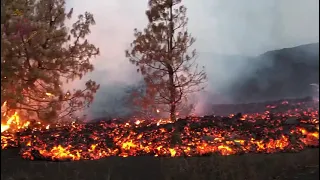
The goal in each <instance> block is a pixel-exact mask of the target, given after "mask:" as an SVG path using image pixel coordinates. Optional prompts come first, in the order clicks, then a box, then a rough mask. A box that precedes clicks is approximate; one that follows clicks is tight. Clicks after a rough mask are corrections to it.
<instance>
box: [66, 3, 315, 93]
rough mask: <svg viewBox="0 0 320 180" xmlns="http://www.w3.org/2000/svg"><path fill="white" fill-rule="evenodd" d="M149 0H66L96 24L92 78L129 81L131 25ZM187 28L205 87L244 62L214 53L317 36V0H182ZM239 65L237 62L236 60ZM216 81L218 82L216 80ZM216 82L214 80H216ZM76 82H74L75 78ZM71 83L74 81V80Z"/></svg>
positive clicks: (141, 22)
mask: <svg viewBox="0 0 320 180" xmlns="http://www.w3.org/2000/svg"><path fill="white" fill-rule="evenodd" d="M147 2H148V0H90V1H89V0H67V6H68V7H73V8H74V15H78V14H79V13H83V12H85V11H89V12H91V13H93V14H94V16H95V20H96V23H97V24H96V25H95V26H94V27H93V29H92V34H91V35H90V37H89V40H90V41H91V42H93V43H94V44H96V45H97V46H98V47H100V49H101V56H100V57H99V58H97V59H96V60H94V64H95V65H96V66H95V68H96V70H95V72H94V73H92V75H91V78H93V79H94V80H96V81H97V82H98V83H100V84H102V85H105V86H110V85H111V84H113V83H134V82H136V81H135V80H136V79H137V78H135V77H136V76H137V73H136V72H135V67H134V66H133V65H131V64H130V63H129V62H128V60H127V59H126V58H125V57H124V50H125V49H126V48H127V47H128V46H129V43H130V42H131V41H132V40H133V29H134V28H138V29H143V28H144V27H145V25H146V23H147V18H146V16H145V11H146V9H147ZM183 3H184V4H185V5H186V7H187V8H188V11H187V15H188V17H189V30H190V32H191V33H192V34H193V36H194V37H195V38H196V39H197V41H196V44H195V46H194V47H195V48H197V50H198V52H199V59H198V60H199V63H200V64H201V65H205V66H206V69H207V74H208V79H209V82H211V84H213V85H210V86H215V87H216V86H220V85H221V84H224V82H225V81H231V79H232V78H234V77H237V73H239V72H241V71H242V70H243V69H242V68H243V67H244V66H246V65H242V66H239V67H234V69H235V70H234V71H232V72H230V71H229V74H226V71H228V70H226V69H225V68H228V66H230V65H229V64H224V63H223V61H219V63H217V61H215V59H214V58H212V55H213V54H227V55H234V54H238V55H250V56H252V55H253V56H255V55H258V54H261V53H264V52H265V51H268V50H273V49H278V48H284V47H292V46H297V45H302V44H307V43H313V42H318V41H319V0H183ZM239 64H241V62H239ZM219 82H220V85H219ZM215 83H216V84H215ZM77 84H78V83H77ZM73 86H74V85H73Z"/></svg>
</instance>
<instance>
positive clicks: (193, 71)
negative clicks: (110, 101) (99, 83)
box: [126, 0, 206, 120]
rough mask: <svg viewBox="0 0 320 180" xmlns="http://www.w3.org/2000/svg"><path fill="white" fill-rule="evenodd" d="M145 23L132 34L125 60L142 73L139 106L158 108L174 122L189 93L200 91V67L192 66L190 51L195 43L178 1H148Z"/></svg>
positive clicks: (192, 52) (193, 58)
mask: <svg viewBox="0 0 320 180" xmlns="http://www.w3.org/2000/svg"><path fill="white" fill-rule="evenodd" d="M148 5H149V9H148V10H147V11H146V15H147V17H148V20H149V23H148V25H147V27H146V28H145V29H144V30H143V31H139V30H137V29H135V30H134V37H135V40H134V41H133V42H132V43H131V48H130V49H129V50H127V51H126V56H127V57H128V59H129V60H130V62H131V63H133V64H134V65H136V66H137V67H138V69H137V71H138V72H140V73H142V75H143V77H144V80H145V83H146V90H145V95H144V97H143V98H140V97H139V99H138V100H139V103H140V104H143V105H144V106H145V107H148V108H150V106H148V105H150V104H153V105H155V104H156V105H158V106H159V107H161V109H162V110H164V111H167V112H169V113H170V118H171V120H176V115H177V112H178V111H179V110H180V109H181V107H183V105H184V103H185V102H186V100H187V98H188V95H189V94H190V93H193V92H196V91H200V90H202V89H203V88H204V86H203V83H204V82H205V81H206V73H205V71H204V67H202V68H199V67H198V64H197V63H196V59H197V53H196V50H195V49H193V50H192V49H190V48H191V46H192V45H193V43H194V42H195V39H194V38H193V37H192V36H191V34H190V33H189V32H188V29H187V23H188V18H187V17H186V12H187V9H186V7H185V6H184V5H182V4H181V0H149V4H148Z"/></svg>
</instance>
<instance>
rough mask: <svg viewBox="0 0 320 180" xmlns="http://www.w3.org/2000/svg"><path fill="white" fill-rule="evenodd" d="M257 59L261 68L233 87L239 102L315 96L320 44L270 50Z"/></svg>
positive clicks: (235, 98)
mask: <svg viewBox="0 0 320 180" xmlns="http://www.w3.org/2000/svg"><path fill="white" fill-rule="evenodd" d="M254 62H256V63H260V65H259V68H257V69H256V70H255V71H254V72H253V74H252V75H251V76H248V77H244V78H242V79H241V81H237V82H236V83H234V84H233V85H232V88H230V89H232V93H231V92H229V93H230V95H231V96H232V99H234V101H235V102H254V101H264V100H275V99H282V98H298V97H305V96H311V95H312V93H313V89H312V87H311V86H310V84H312V83H319V43H314V44H307V45H302V46H297V47H293V48H285V49H280V50H275V51H269V52H266V53H264V54H262V55H260V56H258V57H256V58H254ZM261 64H262V65H261ZM248 66H249V64H248Z"/></svg>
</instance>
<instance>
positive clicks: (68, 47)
mask: <svg viewBox="0 0 320 180" xmlns="http://www.w3.org/2000/svg"><path fill="white" fill-rule="evenodd" d="M2 3H3V4H2V5H3V6H2V14H1V32H2V33H1V103H2V104H3V103H4V102H6V105H7V108H8V109H9V110H10V109H14V110H16V109H18V110H23V112H26V114H28V115H35V116H37V117H38V118H39V119H40V120H47V121H53V120H57V119H63V118H65V117H68V116H70V115H72V114H73V113H74V112H75V111H77V110H81V109H82V108H84V107H85V106H87V105H89V104H90V103H91V102H92V100H93V97H94V94H95V92H96V91H97V89H98V88H99V85H97V84H96V83H95V82H94V81H91V80H89V81H88V82H86V84H85V85H86V86H85V89H82V90H74V91H72V92H64V91H63V89H62V85H63V82H65V81H67V82H68V81H72V80H74V79H76V78H81V77H83V76H84V75H85V74H86V73H88V72H90V71H92V70H93V65H92V64H91V62H90V60H91V59H92V58H93V57H95V56H96V55H99V49H98V48H97V47H95V46H94V45H93V44H91V43H89V42H88V40H87V39H86V36H87V35H88V34H89V33H90V26H91V25H94V24H95V21H94V18H93V15H92V14H90V13H88V12H86V13H85V14H84V15H79V16H78V20H77V21H76V22H75V23H74V24H73V25H72V28H71V29H68V28H67V27H66V25H65V20H67V19H70V18H71V15H72V9H71V11H70V12H66V9H65V0H4V1H2Z"/></svg>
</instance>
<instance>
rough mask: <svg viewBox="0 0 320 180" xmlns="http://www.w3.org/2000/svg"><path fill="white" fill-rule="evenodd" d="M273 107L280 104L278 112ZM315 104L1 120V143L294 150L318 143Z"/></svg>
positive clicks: (31, 151)
mask: <svg viewBox="0 0 320 180" xmlns="http://www.w3.org/2000/svg"><path fill="white" fill-rule="evenodd" d="M276 109H281V111H279V110H277V111H275V110H276ZM318 140H319V114H318V109H317V108H316V106H314V104H312V103H310V102H300V103H293V104H292V103H289V102H288V101H285V102H282V103H280V104H276V105H275V104H272V105H268V106H267V107H266V110H265V112H263V113H252V114H244V115H241V114H240V115H239V114H238V115H233V114H231V115H230V116H228V117H222V116H205V117H190V118H186V119H180V120H178V121H177V122H175V123H172V122H170V121H167V120H158V121H152V120H149V121H148V120H141V119H135V120H131V121H121V120H112V121H100V122H92V123H86V124H80V123H70V124H51V125H42V124H41V123H38V124H36V125H31V124H30V122H29V121H21V120H20V118H19V116H18V114H17V113H14V114H13V115H12V116H9V117H7V119H6V121H5V122H3V124H1V148H2V149H8V148H17V147H19V148H20V154H21V156H22V157H23V158H25V159H30V160H36V159H37V160H39V159H40V160H53V161H61V160H81V159H100V158H103V157H108V156H122V157H128V156H139V155H152V156H199V155H208V154H212V153H219V154H221V155H232V154H242V153H250V152H255V153H275V152H288V151H290V152H297V151H300V150H303V149H304V148H307V147H318V146H319V141H318Z"/></svg>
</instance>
